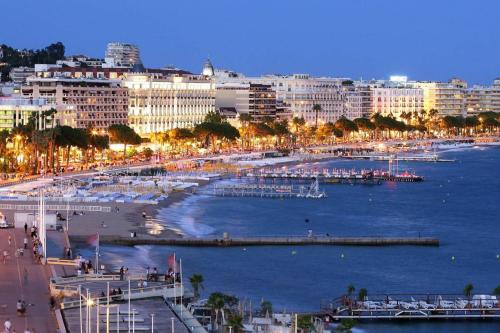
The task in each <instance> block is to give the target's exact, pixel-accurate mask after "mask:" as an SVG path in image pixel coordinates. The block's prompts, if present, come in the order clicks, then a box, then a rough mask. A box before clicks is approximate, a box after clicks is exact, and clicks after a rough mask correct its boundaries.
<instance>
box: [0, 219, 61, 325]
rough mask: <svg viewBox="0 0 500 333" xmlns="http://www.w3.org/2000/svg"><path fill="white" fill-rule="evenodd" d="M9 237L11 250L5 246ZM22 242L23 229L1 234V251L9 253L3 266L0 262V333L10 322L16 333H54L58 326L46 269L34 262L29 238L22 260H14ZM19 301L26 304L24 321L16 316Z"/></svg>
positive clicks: (17, 258)
mask: <svg viewBox="0 0 500 333" xmlns="http://www.w3.org/2000/svg"><path fill="white" fill-rule="evenodd" d="M9 234H10V235H11V237H12V244H11V246H9V244H8V237H9ZM23 240H24V230H23V229H2V230H0V251H2V252H3V251H4V250H7V251H8V253H9V259H8V260H7V262H6V264H3V260H0V266H1V268H0V331H1V332H3V328H4V327H3V324H4V322H5V320H6V319H7V318H9V319H10V321H11V322H12V328H13V329H15V331H16V332H17V333H22V332H24V330H26V329H28V330H30V331H31V332H32V331H33V329H34V330H35V332H36V333H54V332H56V329H57V324H56V319H55V316H54V313H53V312H52V311H51V310H50V306H49V298H50V294H49V288H48V281H49V268H48V266H42V265H41V264H37V263H34V262H33V254H32V250H31V245H30V244H31V240H30V238H29V236H28V240H29V241H28V249H27V250H25V252H24V256H20V257H16V255H15V253H16V249H17V248H21V247H23ZM25 269H26V271H27V273H28V274H27V276H25V275H26V274H25ZM18 299H24V301H25V302H26V303H27V304H29V305H28V307H27V311H26V315H25V316H24V317H19V316H17V313H16V303H17V300H18Z"/></svg>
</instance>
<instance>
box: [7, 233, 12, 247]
mask: <svg viewBox="0 0 500 333" xmlns="http://www.w3.org/2000/svg"><path fill="white" fill-rule="evenodd" d="M8 241H9V247H10V246H12V236H11V235H10V234H9V240H8Z"/></svg>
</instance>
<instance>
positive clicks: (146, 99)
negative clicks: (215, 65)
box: [123, 73, 215, 137]
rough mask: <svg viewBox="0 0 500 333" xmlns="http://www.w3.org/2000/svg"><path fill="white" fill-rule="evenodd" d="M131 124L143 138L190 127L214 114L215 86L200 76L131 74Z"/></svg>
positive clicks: (125, 82) (128, 79) (127, 85)
mask: <svg viewBox="0 0 500 333" xmlns="http://www.w3.org/2000/svg"><path fill="white" fill-rule="evenodd" d="M123 84H124V87H127V88H128V89H129V107H128V110H129V113H128V116H129V125H130V126H131V127H132V128H133V129H134V130H135V131H136V132H137V133H138V134H139V135H141V136H146V137H147V136H149V135H151V134H153V133H157V132H163V131H167V130H170V129H174V128H189V127H193V126H195V125H196V124H198V123H200V122H202V121H203V120H204V119H205V116H206V115H207V114H208V113H209V112H215V83H214V82H213V80H210V79H206V78H204V77H202V76H198V75H183V76H175V75H174V76H164V75H159V74H153V73H129V74H128V75H127V77H126V78H125V79H124V81H123Z"/></svg>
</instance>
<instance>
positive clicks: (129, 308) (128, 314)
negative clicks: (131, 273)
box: [128, 277, 130, 333]
mask: <svg viewBox="0 0 500 333" xmlns="http://www.w3.org/2000/svg"><path fill="white" fill-rule="evenodd" d="M128 332H129V333H130V277H129V279H128Z"/></svg>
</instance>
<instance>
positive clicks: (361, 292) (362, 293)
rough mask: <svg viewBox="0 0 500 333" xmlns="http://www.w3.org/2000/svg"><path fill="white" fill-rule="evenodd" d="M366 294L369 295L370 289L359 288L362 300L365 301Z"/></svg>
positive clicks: (359, 296)
mask: <svg viewBox="0 0 500 333" xmlns="http://www.w3.org/2000/svg"><path fill="white" fill-rule="evenodd" d="M366 296H368V290H366V289H365V288H361V289H359V293H358V299H359V300H360V301H364V300H365V298H366Z"/></svg>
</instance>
